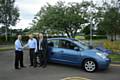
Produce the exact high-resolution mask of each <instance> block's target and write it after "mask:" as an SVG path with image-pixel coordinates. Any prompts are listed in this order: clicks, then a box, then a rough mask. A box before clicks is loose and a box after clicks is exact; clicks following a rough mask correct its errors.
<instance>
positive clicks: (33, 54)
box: [29, 48, 35, 66]
mask: <svg viewBox="0 0 120 80" xmlns="http://www.w3.org/2000/svg"><path fill="white" fill-rule="evenodd" d="M29 53H30V65H31V66H33V59H34V56H35V49H34V48H31V49H30V50H29Z"/></svg>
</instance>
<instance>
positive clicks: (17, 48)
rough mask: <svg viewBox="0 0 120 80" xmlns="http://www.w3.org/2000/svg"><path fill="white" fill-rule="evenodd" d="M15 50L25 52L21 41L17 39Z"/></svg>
mask: <svg viewBox="0 0 120 80" xmlns="http://www.w3.org/2000/svg"><path fill="white" fill-rule="evenodd" d="M15 50H17V51H22V50H23V49H22V43H21V41H20V40H19V39H17V40H16V41H15Z"/></svg>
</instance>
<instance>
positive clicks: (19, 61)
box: [15, 51, 24, 68]
mask: <svg viewBox="0 0 120 80" xmlns="http://www.w3.org/2000/svg"><path fill="white" fill-rule="evenodd" d="M19 66H20V67H23V66H24V65H23V51H15V68H19Z"/></svg>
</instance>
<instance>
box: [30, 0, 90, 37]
mask: <svg viewBox="0 0 120 80" xmlns="http://www.w3.org/2000/svg"><path fill="white" fill-rule="evenodd" d="M89 6H90V2H83V3H69V4H67V5H65V3H64V2H61V1H60V2H57V4H56V5H50V4H47V6H44V7H42V8H41V10H40V11H39V12H38V13H37V15H36V18H37V20H36V18H35V20H34V22H36V23H34V24H33V27H32V29H34V30H42V31H44V32H45V31H46V30H47V31H57V32H59V33H64V34H67V36H68V37H70V38H71V37H72V38H73V37H75V36H76V34H77V32H78V31H80V30H81V29H82V25H83V24H85V23H88V20H86V17H88V14H87V10H88V9H89Z"/></svg>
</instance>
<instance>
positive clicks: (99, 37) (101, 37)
mask: <svg viewBox="0 0 120 80" xmlns="http://www.w3.org/2000/svg"><path fill="white" fill-rule="evenodd" d="M85 39H87V40H89V39H90V35H86V36H85ZM92 39H93V40H100V39H107V37H106V36H105V35H97V36H92Z"/></svg>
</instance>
